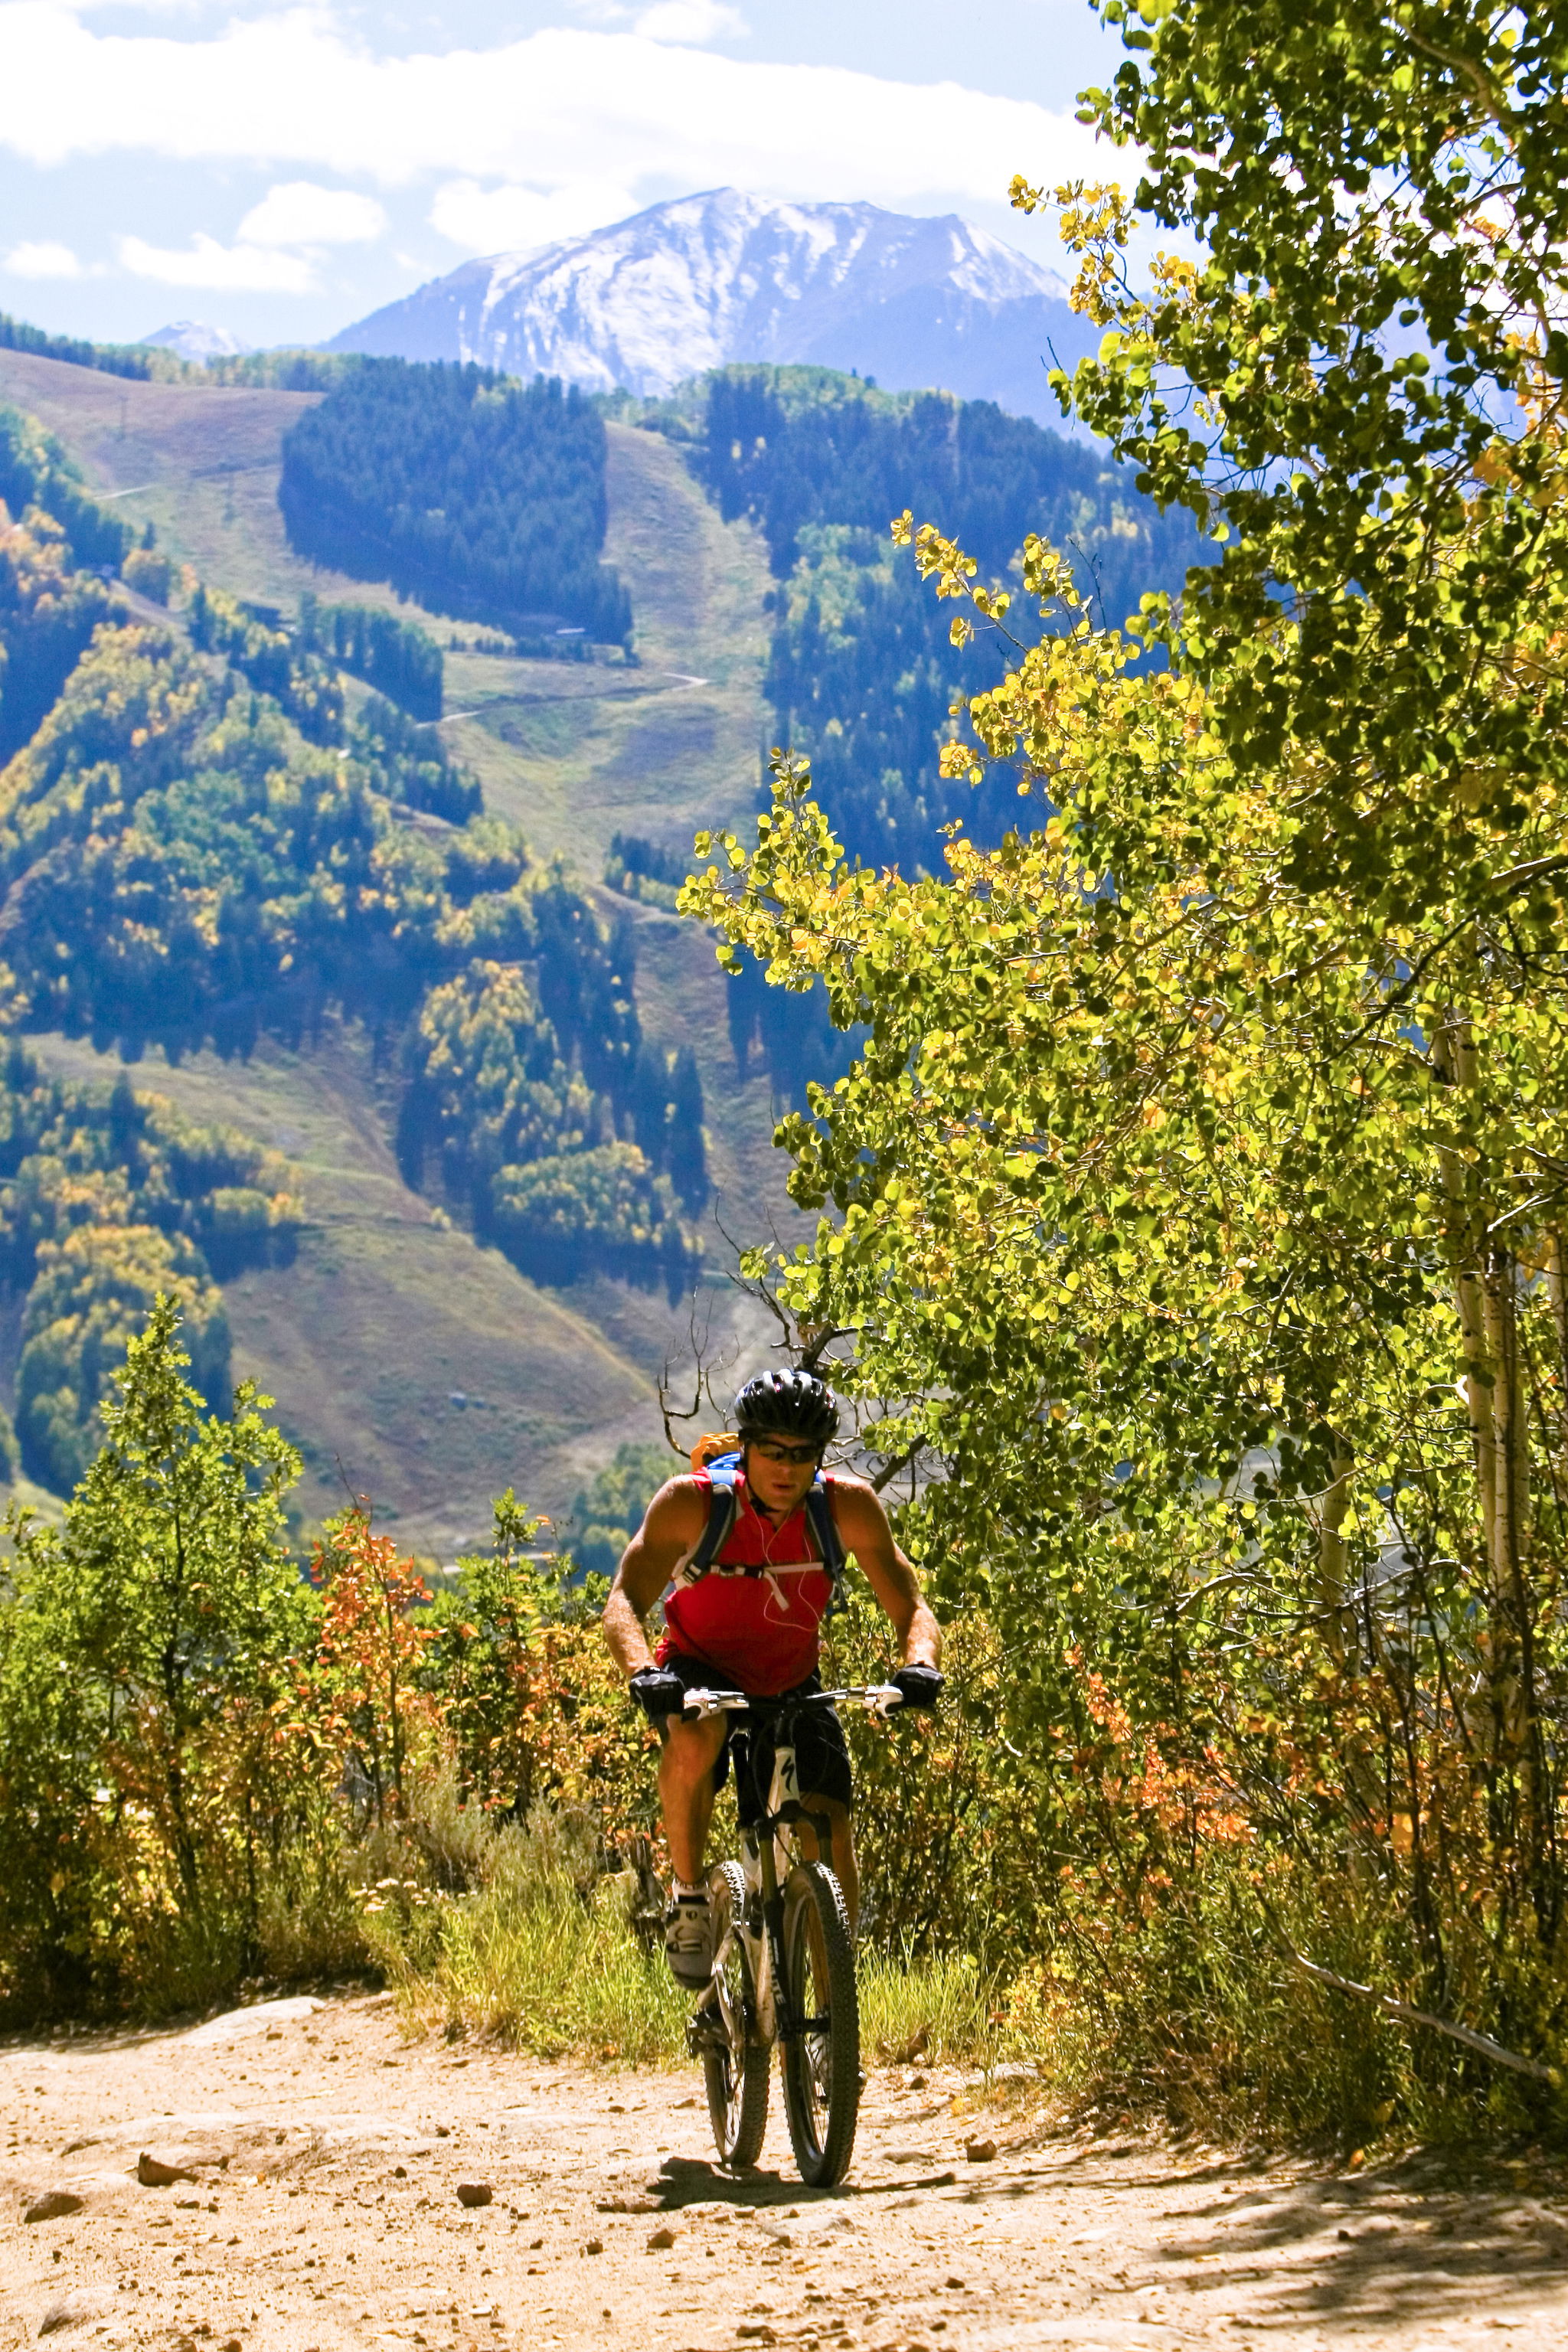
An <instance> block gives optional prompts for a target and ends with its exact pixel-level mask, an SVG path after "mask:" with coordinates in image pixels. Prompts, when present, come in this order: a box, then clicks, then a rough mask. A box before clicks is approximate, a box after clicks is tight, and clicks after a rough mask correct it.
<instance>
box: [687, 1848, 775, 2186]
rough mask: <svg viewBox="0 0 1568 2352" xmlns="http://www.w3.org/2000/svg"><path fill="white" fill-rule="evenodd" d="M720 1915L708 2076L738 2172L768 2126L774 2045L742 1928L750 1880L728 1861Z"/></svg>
mask: <svg viewBox="0 0 1568 2352" xmlns="http://www.w3.org/2000/svg"><path fill="white" fill-rule="evenodd" d="M708 1899H709V1902H710V1905H711V1906H712V1917H713V1981H712V1984H711V1987H710V1990H709V1991H708V1993H707V1994H706V1995H705V1996H704V2005H705V2007H706V2009H707V2010H708V2012H709V2014H708V2015H707V2016H706V2017H705V2018H704V2019H703V2026H704V2032H703V2039H702V2074H703V2080H704V2083H705V2084H706V2087H707V2092H708V2115H709V2119H710V2122H711V2124H712V2126H713V2139H714V2145H715V2146H716V2147H717V2148H718V2150H719V2154H720V2157H721V2159H722V2161H723V2162H724V2163H725V2164H726V2165H728V2166H730V2167H731V2169H732V2170H737V2171H739V2170H742V2169H744V2168H745V2167H746V2166H748V2165H752V2164H755V2162H756V2160H757V2158H758V2157H759V2156H760V2155H761V2154H762V2151H763V2134H764V2133H765V2132H766V2130H767V2127H768V2046H767V2044H766V2042H764V2041H763V2038H762V2028H761V2024H760V2021H759V2020H758V2016H757V1994H756V1986H755V1984H754V1983H753V1982H752V1962H751V1955H750V1953H749V1952H748V1951H747V1948H746V1943H745V1938H744V1937H743V1936H742V1932H741V1928H742V1921H743V1919H744V1917H745V1912H746V1878H745V1873H744V1872H743V1871H742V1868H741V1865H740V1864H739V1863H735V1862H726V1863H721V1864H720V1866H719V1868H718V1869H717V1870H716V1871H714V1872H713V1874H712V1875H711V1876H710V1879H709V1881H708Z"/></svg>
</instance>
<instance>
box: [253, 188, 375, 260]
mask: <svg viewBox="0 0 1568 2352" xmlns="http://www.w3.org/2000/svg"><path fill="white" fill-rule="evenodd" d="M385 227H386V215H385V214H384V212H383V210H382V208H381V206H380V205H378V204H377V203H376V201H375V198H374V196H358V195H355V194H354V193H353V189H352V188H319V187H317V186H316V184H315V183H314V181H312V180H283V181H280V182H279V184H278V186H277V187H275V188H268V191H267V194H265V195H264V196H263V197H262V199H261V202H260V203H259V204H258V205H252V206H251V208H250V210H249V211H248V212H247V214H246V215H245V218H244V219H243V220H242V221H241V222H240V224H239V238H240V243H241V244H242V245H374V242H375V240H376V238H377V237H378V236H381V235H382V234H383V232H384V229H385Z"/></svg>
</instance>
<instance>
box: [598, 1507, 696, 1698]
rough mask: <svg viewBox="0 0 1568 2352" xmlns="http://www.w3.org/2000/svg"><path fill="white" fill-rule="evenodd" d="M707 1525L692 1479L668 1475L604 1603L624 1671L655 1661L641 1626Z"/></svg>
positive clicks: (608, 1634) (612, 1646)
mask: <svg viewBox="0 0 1568 2352" xmlns="http://www.w3.org/2000/svg"><path fill="white" fill-rule="evenodd" d="M707 1524H708V1507H707V1503H706V1501H705V1499H704V1491H703V1489H702V1488H700V1486H698V1484H697V1481H696V1479H695V1478H671V1479H670V1480H669V1482H668V1485H667V1486H661V1487H660V1488H659V1490H658V1494H657V1495H656V1496H654V1498H653V1500H652V1502H651V1503H650V1504H649V1505H648V1507H647V1513H646V1514H645V1516H644V1518H643V1523H642V1525H641V1527H640V1528H638V1529H637V1533H636V1535H635V1536H634V1537H633V1538H632V1539H631V1541H630V1543H629V1544H628V1545H627V1546H626V1550H625V1551H624V1552H623V1553H622V1555H621V1564H620V1566H619V1568H617V1569H616V1574H615V1580H614V1581H613V1583H612V1584H611V1586H610V1597H609V1599H608V1600H607V1601H605V1614H604V1618H603V1621H602V1622H603V1624H604V1628H605V1641H606V1643H608V1644H609V1650H610V1655H611V1656H612V1657H613V1658H614V1659H615V1661H616V1664H617V1665H618V1666H619V1667H620V1668H621V1669H622V1671H623V1672H624V1673H626V1674H627V1675H635V1674H637V1673H638V1672H639V1671H640V1670H641V1668H642V1667H644V1666H651V1665H652V1664H653V1652H652V1651H651V1650H650V1649H649V1647H648V1643H647V1633H645V1632H644V1630H643V1628H644V1624H645V1622H646V1620H647V1612H648V1611H649V1610H650V1609H651V1608H652V1607H653V1605H654V1602H655V1601H657V1600H658V1597H659V1595H660V1593H661V1592H662V1591H664V1588H665V1586H666V1585H667V1584H668V1582H669V1580H670V1578H671V1577H672V1576H673V1575H674V1573H675V1570H676V1568H677V1566H678V1565H679V1562H680V1561H681V1560H682V1559H684V1558H685V1557H686V1554H687V1553H688V1552H689V1551H690V1550H691V1549H692V1547H693V1546H694V1545H695V1544H697V1543H699V1542H700V1540H701V1537H702V1530H703V1528H705V1527H706V1526H707Z"/></svg>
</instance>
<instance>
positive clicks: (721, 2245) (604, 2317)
mask: <svg viewBox="0 0 1568 2352" xmlns="http://www.w3.org/2000/svg"><path fill="white" fill-rule="evenodd" d="M775 2094H776V2085H775ZM774 2105H775V2116H774V2122H773V2128H772V2130H771V2133H770V2137H769V2142H768V2145H767V2147H766V2148H765V2149H764V2151H763V2163H762V2167H761V2168H759V2170H758V2171H756V2172H755V2173H752V2174H751V2175H749V2176H746V2177H744V2178H742V2179H728V2178H726V2176H725V2175H724V2174H722V2173H721V2171H720V2170H719V2169H718V2168H717V2166H716V2164H715V2161H714V2158H713V2152H712V2144H711V2141H710V2138H709V2132H708V2118H707V2113H706V2109H705V2107H704V2106H703V2105H702V2104H701V2099H700V2083H699V2082H698V2081H697V2079H696V2076H695V2071H694V2070H690V2071H687V2070H678V2071H675V2072H672V2073H655V2072H640V2073H631V2072H620V2071H615V2070H608V2069H606V2070H603V2071H597V2072H584V2071H582V2070H579V2069H573V2068H568V2067H562V2066H545V2065H540V2064H537V2063H531V2062H529V2061H526V2060H521V2059H517V2058H512V2057H509V2056H506V2055H504V2054H502V2053H496V2052H492V2051H481V2050H478V2049H474V2048H471V2047H463V2046H460V2045H459V2046H458V2047H455V2048H454V2047H449V2046H448V2045H447V2044H446V2043H444V2042H439V2041H437V2040H431V2041H428V2042H414V2043H407V2042H405V2041H404V2040H403V2039H402V2037H401V2036H400V2034H399V2032H398V2029H397V2025H396V2022H395V2018H394V2016H393V2013H392V2011H391V2007H390V2004H389V2003H388V2002H387V2001H386V2000H384V1999H381V2000H377V1999H374V1998H372V1999H361V2000H334V2001H330V2002H326V2003H317V2002H312V2001H307V2000H291V2001H285V2002H280V2003H270V2004H266V2005H263V2006H262V2007H259V2008H256V2009H252V2010H246V2011H237V2012H236V2013H235V2014H234V2015H232V2016H230V2017H228V2018H219V2019H215V2020H213V2021H210V2022H209V2023H207V2024H205V2025H202V2026H199V2027H197V2028H195V2030H194V2031H189V2032H168V2033H158V2034H145V2035H137V2036H124V2035H121V2036H112V2037H110V2036H105V2035H95V2036H87V2035H78V2036H75V2037H71V2038H57V2039H55V2040H52V2041H48V2042H30V2043H16V2042H13V2043H10V2044H8V2045H4V2046H0V2120H3V2123H4V2137H5V2143H6V2145H5V2147H4V2150H3V2152H0V2346H13V2345H20V2344H22V2343H24V2342H27V2343H31V2342H33V2341H34V2340H35V2339H37V2337H38V2336H43V2335H58V2336H60V2337H61V2338H62V2340H64V2341H68V2343H69V2344H70V2345H71V2346H75V2347H81V2352H89V2347H91V2352H97V2347H99V2346H100V2345H101V2346H103V2347H113V2346H120V2345H125V2346H130V2345H141V2344H154V2345H168V2346H171V2347H184V2352H312V2347H313V2352H340V2347H342V2352H347V2347H371V2346H375V2347H386V2352H392V2348H393V2347H405V2346H407V2347H437V2348H438V2352H467V2347H489V2346H494V2347H509V2346H513V2345H515V2346H520V2347H524V2346H526V2347H532V2346H538V2347H557V2346H563V2347H564V2346H577V2345H583V2344H588V2343H594V2344H600V2343H603V2344H621V2343H625V2344H626V2345H632V2344H636V2345H637V2346H638V2347H648V2352H681V2347H691V2352H721V2347H732V2346H735V2347H739V2346H743V2345H746V2344H761V2345H768V2344H785V2345H795V2346H800V2347H822V2352H858V2347H869V2352H915V2347H923V2352H944V2347H949V2346H953V2347H957V2346H965V2347H967V2346H974V2347H998V2352H1001V2347H1008V2352H1012V2347H1028V2346H1036V2345H1039V2346H1064V2347H1066V2346H1071V2347H1079V2352H1094V2347H1123V2346H1132V2345H1137V2346H1139V2347H1152V2346H1157V2345H1162V2344H1169V2345H1186V2344H1199V2343H1203V2344H1210V2343H1213V2344H1219V2345H1225V2346H1229V2347H1247V2346H1252V2347H1258V2352H1263V2347H1290V2352H1297V2347H1301V2352H1305V2347H1323V2348H1324V2352H1328V2347H1335V2346H1338V2345H1340V2344H1342V2343H1343V2344H1352V2343H1353V2344H1355V2345H1356V2346H1358V2347H1360V2346H1368V2345H1370V2346H1378V2345H1394V2344H1398V2345H1400V2346H1423V2347H1424V2346H1427V2345H1432V2346H1437V2345H1443V2346H1450V2345H1468V2344H1471V2343H1478V2344H1479V2343H1482V2342H1485V2343H1495V2342H1496V2341H1497V2340H1498V2337H1499V2334H1500V2333H1503V2334H1506V2336H1508V2339H1509V2340H1510V2342H1511V2343H1513V2344H1516V2345H1519V2346H1521V2347H1525V2346H1531V2347H1534V2346H1540V2347H1548V2346H1551V2347H1561V2346H1562V2345H1563V2343H1564V2342H1565V2341H1568V2203H1565V2204H1563V2205H1562V2206H1555V2205H1554V2203H1553V2201H1552V2198H1551V2197H1550V2195H1548V2197H1547V2198H1546V2200H1545V2201H1542V2195H1541V2184H1540V2181H1539V2179H1535V2180H1533V2181H1531V2182H1530V2183H1529V2184H1528V2185H1524V2186H1521V2185H1518V2184H1516V2183H1510V2177H1509V2176H1507V2175H1506V2174H1505V2175H1499V2176H1497V2177H1496V2178H1494V2179H1492V2180H1491V2181H1490V2183H1489V2186H1487V2187H1486V2188H1484V2189H1475V2188H1471V2189H1461V2188H1459V2187H1457V2186H1455V2185H1454V2183H1453V2180H1452V2179H1451V2178H1448V2179H1445V2178H1443V2177H1442V2176H1439V2175H1437V2174H1436V2173H1425V2174H1424V2173H1423V2172H1422V2170H1421V2168H1419V2167H1417V2168H1414V2169H1413V2168H1410V2167H1406V2168H1404V2169H1403V2170H1402V2171H1400V2172H1398V2173H1396V2174H1392V2175H1389V2176H1386V2177H1382V2178H1367V2177H1364V2176H1362V2175H1359V2174H1358V2175H1343V2174H1339V2175H1332V2176H1327V2175H1324V2174H1323V2173H1322V2172H1321V2170H1317V2171H1314V2170H1312V2169H1311V2168H1308V2167H1306V2166H1304V2165H1296V2164H1290V2165H1272V2166H1268V2167H1261V2166H1258V2165H1256V2164H1249V2163H1248V2162H1247V2160H1245V2159H1238V2158H1234V2157H1227V2156H1225V2155H1222V2154H1217V2153H1213V2152H1210V2153H1206V2154H1205V2155H1202V2156H1194V2154H1193V2153H1192V2152H1191V2151H1184V2152H1177V2151H1172V2150H1169V2149H1164V2148H1161V2147H1155V2146H1152V2145H1150V2144H1147V2143H1144V2142H1142V2141H1126V2140H1121V2141H1105V2140H1098V2141H1097V2140H1090V2139H1084V2138H1075V2137H1059V2136H1057V2137H1052V2136H1050V2135H1049V2134H1048V2133H1047V2131H1046V2130H1045V2128H1044V2126H1043V2125H1042V2123H1041V2122H1040V2120H1039V2119H1038V2118H1034V2119H1031V2118H1030V2117H1029V2116H1026V2115H1025V2114H1022V2113H1020V2112H1019V2111H1017V2109H1016V2107H1015V2108H1014V2109H1013V2110H1011V2111H1009V2110H1007V2109H1003V2110H1000V2111H998V2112H997V2113H995V2114H994V2115H993V2116H990V2117H986V2116H984V2114H983V2113H981V2112H979V2111H977V2109H976V2106H975V2105H974V2094H973V2088H971V2089H969V2090H965V2089H964V2088H963V2085H961V2084H960V2083H959V2081H958V2078H957V2077H956V2076H949V2075H946V2074H942V2072H941V2071H940V2070H938V2071H933V2072H932V2073H931V2074H930V2075H929V2076H927V2075H924V2074H921V2073H919V2072H918V2070H913V2069H909V2068H905V2069H902V2070H900V2071H897V2072H889V2071H880V2072H878V2073H875V2074H872V2076H871V2079H870V2083H869V2085H868V2091H867V2096H866V2103H865V2106H864V2108H863V2111H862V2121H861V2131H860V2139H859V2145H858V2152H857V2158H856V2162H855V2166H854V2168H853V2171H852V2173H851V2175H850V2178H849V2180H848V2182H847V2184H846V2187H845V2189H843V2190H842V2191H840V2192H839V2193H838V2194H837V2195H835V2196H831V2197H821V2198H816V2197H813V2196H811V2195H810V2194H809V2193H808V2192H806V2191H804V2190H803V2189H802V2188H801V2186H800V2184H799V2182H798V2180H797V2179H795V2176H794V2174H793V2172H792V2170H791V2168H790V2164H789V2158H788V2144H787V2140H786V2138H785V2136H784V2127H783V2119H782V2116H780V2115H779V2114H778V2113H777V2112H776V2110H777V2099H776V2095H775V2102H774ZM985 2137H992V2138H994V2140H995V2141H996V2143H997V2152H996V2154H995V2156H994V2158H990V2159H989V2160H985V2159H984V2158H981V2160H972V2159H971V2158H970V2157H969V2156H968V2155H966V2152H965V2148H966V2142H971V2141H975V2140H977V2139H980V2140H982V2141H983V2140H984V2138H985ZM144 2151H145V2152H146V2153H147V2154H149V2155H151V2156H153V2157H154V2158H158V2159H160V2160H161V2161H162V2162H163V2164H165V2165H170V2166H177V2167H181V2168H184V2170H186V2171H187V2172H189V2173H190V2174H192V2175H193V2176H194V2178H192V2179H180V2180H175V2181H174V2182H172V2183H170V2184H168V2185H166V2186H162V2187H160V2186H146V2185H143V2184H142V2181H141V2180H139V2179H138V2170H139V2165H140V2159H141V2158H142V2154H143V2152H144ZM1519 2178H1520V2181H1521V2182H1522V2181H1523V2180H1524V2176H1523V2175H1522V2174H1521V2176H1520V2177H1519ZM459 2184H482V2185H484V2186H487V2187H488V2188H489V2189H490V2191H491V2201H490V2203H489V2205H488V2206H483V2207H477V2208H469V2207H466V2206H465V2205H464V2204H463V2203H462V2202H461V2201H460V2200H459V2197H458V2188H459ZM51 2192H55V2201H56V2202H57V2203H58V2202H60V2201H62V2200H74V2210H67V2211H63V2212H59V2213H58V2214H56V2216H55V2217H54V2218H39V2219H35V2220H26V2219H25V2218H24V2217H25V2215H26V2213H27V2212H28V2211H29V2210H33V2209H34V2208H35V2207H36V2206H37V2202H38V2200H47V2199H48V2198H49V2196H50V2193H51ZM1560 2213H1561V2214H1562V2218H1559V2215H1560Z"/></svg>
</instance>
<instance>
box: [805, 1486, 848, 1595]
mask: <svg viewBox="0 0 1568 2352" xmlns="http://www.w3.org/2000/svg"><path fill="white" fill-rule="evenodd" d="M805 1514H806V1517H807V1518H808V1519H809V1520H810V1521H811V1526H812V1531H813V1533H814V1534H815V1536H816V1549H817V1550H818V1551H819V1552H820V1553H821V1554H822V1565H823V1567H824V1568H825V1569H826V1570H827V1580H828V1582H829V1584H831V1586H832V1587H833V1599H832V1601H829V1603H828V1606H829V1608H831V1607H832V1606H833V1605H834V1602H836V1601H837V1599H838V1588H839V1586H840V1585H841V1584H842V1583H843V1581H844V1570H845V1566H846V1561H845V1557H844V1545H843V1541H842V1538H840V1536H839V1533H838V1527H837V1521H836V1520H835V1518H834V1516H833V1496H832V1490H831V1489H830V1487H829V1486H828V1484H827V1481H826V1479H825V1478H824V1476H823V1475H822V1473H821V1471H820V1470H819V1471H818V1472H817V1474H816V1481H815V1483H814V1484H813V1486H812V1487H811V1490H810V1492H809V1493H808V1494H807V1496H806V1498H805Z"/></svg>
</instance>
